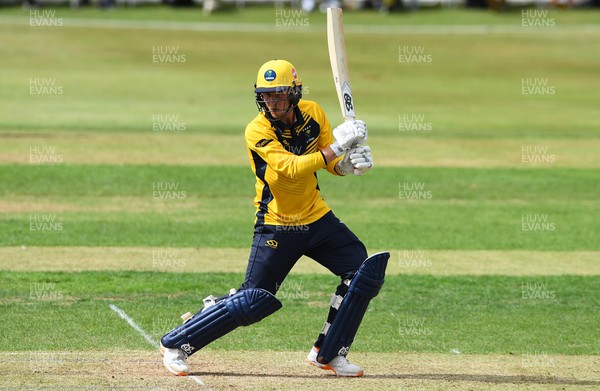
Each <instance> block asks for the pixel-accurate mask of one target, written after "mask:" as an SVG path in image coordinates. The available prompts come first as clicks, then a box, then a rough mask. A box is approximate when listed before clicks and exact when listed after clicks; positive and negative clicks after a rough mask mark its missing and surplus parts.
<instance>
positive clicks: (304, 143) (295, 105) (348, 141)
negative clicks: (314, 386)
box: [161, 60, 390, 377]
mask: <svg viewBox="0 0 600 391" xmlns="http://www.w3.org/2000/svg"><path fill="white" fill-rule="evenodd" d="M254 87H255V89H254V92H255V94H256V104H257V106H258V111H259V113H258V115H257V116H256V117H255V118H254V119H253V120H252V121H251V122H250V123H249V124H248V125H247V127H246V131H245V139H246V146H247V148H248V156H249V158H250V166H251V168H252V171H253V172H254V175H255V176H256V186H255V187H256V197H255V198H254V205H255V206H256V219H255V224H254V238H253V242H252V248H251V250H250V256H249V259H248V266H247V269H246V277H245V281H244V283H243V284H242V285H241V287H240V289H239V290H237V291H235V290H233V289H232V290H231V292H230V294H228V295H223V296H221V297H218V298H214V297H213V296H209V297H208V298H207V299H205V307H204V308H203V309H202V310H201V311H199V312H198V313H196V314H195V315H194V316H193V317H191V318H190V319H188V320H187V321H186V322H185V323H184V324H182V325H180V326H179V327H176V328H175V329H173V330H172V331H170V332H169V333H168V334H166V335H165V336H163V337H162V339H161V350H162V351H163V355H164V356H163V363H164V365H165V367H166V368H167V369H168V370H169V371H170V372H171V373H173V374H175V375H179V376H185V375H188V374H189V373H190V369H189V366H188V364H187V358H188V357H189V356H190V355H192V354H194V353H196V352H197V351H198V350H200V349H201V348H203V347H204V346H206V345H208V344H209V343H211V342H212V341H214V340H216V339H218V338H220V337H222V336H223V335H225V334H227V333H229V332H230V331H232V330H234V329H235V328H237V327H238V326H247V325H250V324H253V323H256V322H258V321H260V320H261V319H264V318H265V317H267V316H269V315H271V314H272V313H274V312H275V311H277V310H278V309H280V308H281V306H282V304H281V303H280V302H279V300H278V299H277V298H276V297H275V294H276V293H277V290H278V289H279V288H280V287H281V285H282V283H283V281H284V280H285V278H286V276H287V275H288V273H289V272H290V270H291V269H292V267H293V266H294V264H295V263H296V262H297V261H298V259H299V258H300V257H301V256H302V255H306V256H308V257H310V258H312V259H314V260H315V261H317V262H318V263H320V264H321V265H323V266H324V267H326V268H327V269H329V270H330V271H331V272H332V273H333V274H335V275H336V276H338V277H339V278H340V284H339V285H338V286H337V288H336V290H335V293H334V295H333V298H332V299H331V306H330V308H329V314H328V316H327V321H326V322H325V325H324V326H323V329H322V330H321V332H320V334H319V336H318V338H317V339H316V341H315V343H314V346H313V347H312V349H311V350H310V352H309V353H308V356H307V361H308V362H309V363H310V364H312V365H314V366H316V367H318V368H321V369H325V370H331V371H333V372H334V373H335V374H336V375H337V376H350V377H358V376H362V375H363V369H362V368H361V367H359V366H358V365H355V364H352V363H350V362H349V361H348V359H347V358H346V356H347V354H348V351H349V349H350V345H351V344H352V342H353V341H354V336H355V335H356V332H357V331H358V327H359V325H360V323H361V321H362V318H363V316H364V314H365V312H366V310H367V306H368V304H369V301H370V300H371V299H372V298H374V297H375V296H377V294H378V293H379V290H380V289H381V286H382V285H383V281H384V275H385V268H386V266H387V261H388V258H389V256H390V254H389V253H387V252H383V253H377V254H374V255H372V256H371V257H368V256H367V250H366V249H365V246H364V245H363V243H362V242H361V241H360V240H359V239H358V238H357V237H356V235H354V233H352V231H350V229H348V227H347V226H346V225H345V224H344V223H342V222H341V221H340V220H339V219H338V218H337V217H336V216H335V215H334V214H333V212H332V211H331V209H330V208H329V207H328V206H327V204H326V203H325V201H324V200H323V198H321V195H320V192H319V184H318V181H317V172H318V171H319V170H321V169H326V170H327V171H329V173H331V174H333V175H339V176H345V175H363V174H364V173H366V172H367V171H369V170H370V169H372V168H373V158H372V156H371V150H370V148H369V146H368V145H366V141H367V126H366V124H365V123H364V122H363V121H360V120H355V121H346V122H344V123H343V124H341V125H339V126H337V127H336V128H335V129H333V131H332V130H331V125H330V124H329V121H328V120H327V117H326V116H325V113H324V112H323V109H322V108H321V107H320V106H319V105H318V104H317V103H315V102H312V101H308V100H304V99H302V81H301V79H300V77H299V76H298V72H297V70H296V68H295V67H294V66H293V65H292V64H291V63H289V62H288V61H285V60H272V61H268V62H267V63H265V64H264V65H263V66H261V67H260V69H259V71H258V75H257V77H256V84H255V85H254Z"/></svg>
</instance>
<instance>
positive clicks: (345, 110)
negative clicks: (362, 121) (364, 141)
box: [327, 8, 356, 121]
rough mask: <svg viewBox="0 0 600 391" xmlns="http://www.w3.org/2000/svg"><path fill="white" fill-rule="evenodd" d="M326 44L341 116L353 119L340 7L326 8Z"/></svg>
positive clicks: (354, 116)
mask: <svg viewBox="0 0 600 391" xmlns="http://www.w3.org/2000/svg"><path fill="white" fill-rule="evenodd" d="M327 46H328V48H329V61H330V62H331V71H332V72H333V81H334V83H335V89H336V91H337V95H338V101H339V103H340V109H341V110H342V117H344V119H345V120H346V121H351V120H354V118H356V114H355V113H354V98H353V97H352V89H351V88H350V73H349V71H348V58H347V55H346V40H345V39H344V20H343V16H342V9H341V8H327Z"/></svg>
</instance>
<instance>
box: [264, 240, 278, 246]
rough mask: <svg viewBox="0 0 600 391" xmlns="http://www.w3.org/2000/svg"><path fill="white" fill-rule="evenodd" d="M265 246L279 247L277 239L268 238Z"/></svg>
mask: <svg viewBox="0 0 600 391" xmlns="http://www.w3.org/2000/svg"><path fill="white" fill-rule="evenodd" d="M265 246H267V247H271V248H277V240H267V241H266V242H265Z"/></svg>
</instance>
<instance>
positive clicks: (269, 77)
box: [265, 69, 277, 81]
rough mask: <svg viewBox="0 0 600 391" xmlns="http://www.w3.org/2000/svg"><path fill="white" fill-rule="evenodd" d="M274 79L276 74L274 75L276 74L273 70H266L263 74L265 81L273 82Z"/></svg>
mask: <svg viewBox="0 0 600 391" xmlns="http://www.w3.org/2000/svg"><path fill="white" fill-rule="evenodd" d="M276 77H277V74H276V73H275V71H274V70H272V69H268V70H267V71H266V72H265V80H266V81H273V80H275V78H276Z"/></svg>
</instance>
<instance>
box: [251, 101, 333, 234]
mask: <svg viewBox="0 0 600 391" xmlns="http://www.w3.org/2000/svg"><path fill="white" fill-rule="evenodd" d="M294 111H295V114H296V122H295V124H294V125H293V127H292V128H291V129H289V128H285V127H284V126H283V124H282V123H281V122H279V121H276V122H274V123H273V124H272V123H271V121H269V119H268V118H267V117H266V116H265V114H264V113H262V112H261V113H259V114H258V115H257V116H256V117H255V118H254V119H253V120H252V121H251V122H250V123H249V124H248V126H247V127H246V131H245V138H246V146H247V147H248V155H249V157H250V164H251V166H252V170H253V171H254V174H255V175H256V197H255V198H254V205H255V206H256V220H255V224H256V225H257V226H259V225H265V224H268V225H288V226H289V225H305V224H310V223H312V222H314V221H317V220H318V219H319V218H321V217H322V216H324V215H325V214H326V213H327V212H329V210H330V209H329V206H327V204H326V203H325V201H324V200H323V198H321V195H320V192H319V184H318V181H317V173H316V172H317V171H318V170H319V169H321V168H326V169H327V171H329V172H330V173H332V174H335V175H338V174H337V173H336V172H335V170H334V167H335V164H336V163H337V162H338V161H339V160H340V159H341V157H340V158H337V159H334V160H333V161H331V162H329V164H325V157H324V156H323V154H322V153H321V152H320V150H321V149H323V148H325V147H327V146H329V145H331V144H333V142H334V141H335V140H334V138H333V134H332V131H331V125H330V124H329V121H328V120H327V117H326V116H325V113H324V112H323V109H322V108H321V107H320V106H319V105H318V104H317V103H315V102H312V101H308V100H300V102H299V103H298V106H296V107H295V108H294Z"/></svg>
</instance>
